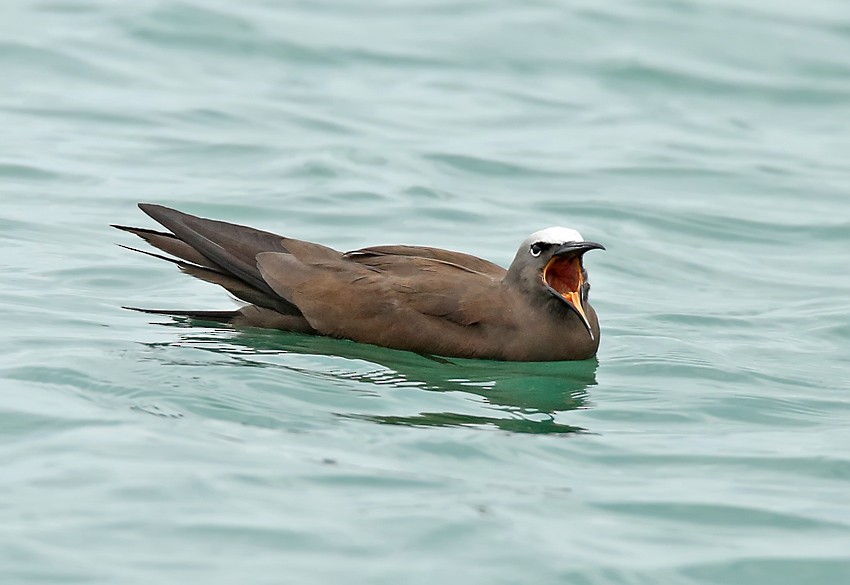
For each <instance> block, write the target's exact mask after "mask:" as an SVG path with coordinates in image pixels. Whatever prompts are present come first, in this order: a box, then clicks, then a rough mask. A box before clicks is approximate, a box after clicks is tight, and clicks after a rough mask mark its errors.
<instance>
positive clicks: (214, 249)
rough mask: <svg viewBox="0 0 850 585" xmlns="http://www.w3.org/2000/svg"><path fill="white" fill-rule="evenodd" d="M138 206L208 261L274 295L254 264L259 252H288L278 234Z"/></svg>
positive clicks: (155, 206) (172, 211) (156, 207)
mask: <svg viewBox="0 0 850 585" xmlns="http://www.w3.org/2000/svg"><path fill="white" fill-rule="evenodd" d="M139 209H141V210H142V211H144V212H145V213H146V214H148V215H149V216H150V217H151V218H153V219H154V220H155V221H157V222H158V223H160V224H162V225H163V226H164V227H166V228H168V229H169V230H170V231H171V232H172V233H173V234H174V235H175V236H176V237H177V238H178V239H180V240H182V241H183V242H184V243H186V244H187V245H188V246H190V247H191V248H193V249H195V250H196V251H197V252H198V253H200V254H201V255H203V256H204V257H205V258H207V259H208V260H209V261H211V262H213V263H214V264H216V265H218V266H220V267H221V268H222V269H224V270H225V271H226V272H228V273H230V274H232V275H233V276H235V277H237V278H239V279H240V280H244V281H245V282H246V283H248V284H250V285H251V286H253V287H254V288H256V289H259V290H261V291H263V292H265V293H266V294H268V295H270V296H275V294H276V293H275V292H274V291H273V290H272V288H271V287H270V286H269V285H268V283H266V281H265V280H263V277H262V275H261V274H260V271H259V269H258V268H257V259H256V256H257V254H259V253H260V252H272V251H274V252H287V249H286V248H285V247H284V246H283V243H282V242H283V238H282V237H281V236H279V235H277V234H272V233H269V232H264V231H261V230H256V229H254V228H249V227H246V226H240V225H236V224H232V223H227V222H223V221H215V220H211V219H204V218H201V217H196V216H194V215H189V214H187V213H183V212H181V211H177V210H176V209H169V208H168V207H163V206H161V205H153V204H150V203H140V204H139Z"/></svg>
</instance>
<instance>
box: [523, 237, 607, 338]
mask: <svg viewBox="0 0 850 585" xmlns="http://www.w3.org/2000/svg"><path fill="white" fill-rule="evenodd" d="M604 249H605V247H604V246H603V245H602V244H597V243H596V242H588V241H585V239H584V238H583V237H582V235H581V234H580V233H578V232H577V231H576V230H574V229H570V228H565V227H549V228H546V229H543V230H540V231H537V232H534V233H533V234H531V235H530V236H528V238H527V239H526V240H525V241H524V242H523V243H522V244H521V245H520V247H519V250H518V251H517V253H516V256H515V257H514V261H513V262H512V263H511V266H510V268H509V269H508V276H507V277H506V278H507V279H509V280H513V281H514V282H515V283H517V284H519V286H520V287H521V288H522V289H523V290H524V291H526V292H527V293H530V294H532V295H541V298H544V299H546V301H547V302H557V303H563V304H564V305H565V306H566V307H568V308H569V310H571V311H573V312H574V313H575V314H576V315H578V317H579V318H580V319H581V321H582V323H583V324H584V326H585V328H586V329H587V331H588V333H589V334H590V337H591V338H593V329H592V328H591V325H590V321H589V320H588V318H587V312H586V310H587V295H588V292H589V290H590V284H589V283H588V282H587V271H586V270H585V269H584V264H583V257H584V253H585V252H587V251H588V250H604Z"/></svg>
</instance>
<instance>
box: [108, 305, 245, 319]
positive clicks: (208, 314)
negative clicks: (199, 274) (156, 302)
mask: <svg viewBox="0 0 850 585" xmlns="http://www.w3.org/2000/svg"><path fill="white" fill-rule="evenodd" d="M121 308H122V309H128V310H130V311H138V312H139V313H148V314H149V315H169V316H171V317H190V318H192V319H202V320H204V321H216V322H219V323H232V322H233V320H234V319H235V318H237V317H239V316H240V312H239V311H178V310H172V309H141V308H139V307H121Z"/></svg>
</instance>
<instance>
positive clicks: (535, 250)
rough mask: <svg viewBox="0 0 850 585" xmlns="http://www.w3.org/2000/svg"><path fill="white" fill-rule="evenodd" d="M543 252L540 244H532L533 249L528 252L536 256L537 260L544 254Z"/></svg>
mask: <svg viewBox="0 0 850 585" xmlns="http://www.w3.org/2000/svg"><path fill="white" fill-rule="evenodd" d="M542 251H543V245H542V244H540V243H539V242H535V243H533V244H531V247H530V248H529V249H528V252H529V253H530V254H531V255H532V256H534V257H535V258H537V257H538V256H540V252H542Z"/></svg>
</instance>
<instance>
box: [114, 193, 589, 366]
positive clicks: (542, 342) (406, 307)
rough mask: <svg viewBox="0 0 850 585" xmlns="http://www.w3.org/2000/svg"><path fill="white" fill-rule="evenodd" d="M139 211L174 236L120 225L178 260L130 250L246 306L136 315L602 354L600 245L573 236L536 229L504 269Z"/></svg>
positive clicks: (413, 346) (523, 354)
mask: <svg viewBox="0 0 850 585" xmlns="http://www.w3.org/2000/svg"><path fill="white" fill-rule="evenodd" d="M139 208H140V209H141V210H142V211H144V212H145V213H146V214H148V215H149V216H150V217H151V218H153V219H154V220H156V221H157V222H158V223H159V224H161V225H162V226H163V227H165V228H166V229H168V230H169V231H168V232H160V231H155V230H150V229H144V228H136V227H128V226H121V225H113V227H115V228H118V229H120V230H124V231H126V232H130V233H132V234H135V235H137V236H139V237H141V238H142V239H143V240H145V241H147V242H148V243H149V244H151V245H152V246H154V247H156V248H158V249H160V250H162V251H163V252H166V253H167V254H170V255H171V256H173V257H168V256H162V255H160V254H155V253H152V252H144V251H142V250H136V249H135V248H129V247H128V246H123V247H125V248H128V249H130V250H134V251H137V252H142V253H144V254H148V255H150V256H154V257H156V258H161V259H163V260H168V261H170V262H173V263H174V264H176V265H177V266H178V267H179V268H180V270H182V271H183V272H185V273H187V274H190V275H192V276H194V277H196V278H199V279H201V280H205V281H208V282H212V283H215V284H218V285H220V286H222V287H224V288H225V289H226V290H227V291H229V292H230V293H231V294H232V295H233V296H235V297H236V298H237V299H239V300H241V301H244V302H246V303H248V304H247V305H246V306H244V307H242V308H240V309H237V310H234V311H180V310H153V309H135V310H140V311H143V312H146V313H154V314H162V315H174V316H185V317H190V318H196V319H203V320H212V321H218V322H224V323H230V324H233V325H237V326H250V327H265V328H273V329H282V330H286V331H296V332H300V333H309V334H315V335H326V336H330V337H337V338H344V339H351V340H354V341H358V342H361V343H371V344H374V345H380V346H383V347H389V348H393V349H401V350H408V351H413V352H417V353H421V354H428V355H437V356H444V357H462V358H479V359H491V360H506V361H562V360H583V359H588V358H591V357H593V356H594V355H596V350H597V348H598V347H599V321H598V319H597V316H596V311H594V310H593V307H591V306H590V303H589V302H588V292H589V290H590V284H589V283H588V281H587V271H586V270H585V269H584V264H583V257H584V254H585V252H587V251H589V250H594V249H599V250H604V249H605V248H604V247H603V246H602V245H601V244H597V243H596V242H588V241H585V240H584V238H583V237H582V236H581V234H580V233H579V232H577V231H576V230H574V229H570V228H564V227H550V228H546V229H543V230H540V231H537V232H534V233H533V234H531V235H530V236H529V237H528V238H527V239H526V240H525V241H524V242H523V243H522V244H520V247H519V250H517V253H516V256H515V257H514V260H513V262H512V263H511V265H510V267H509V268H508V269H507V270H505V269H504V268H502V267H501V266H498V265H496V264H494V263H492V262H489V261H487V260H483V259H481V258H477V257H475V256H470V255H468V254H463V253H460V252H453V251H450V250H442V249H439V248H430V247H422V246H403V245H399V246H374V247H369V248H362V249H360V250H354V251H351V252H345V253H341V252H337V251H336V250H333V249H331V248H328V247H326V246H322V245H320V244H314V243H312V242H306V241H303V240H296V239H293V238H287V237H284V236H280V235H276V234H273V233H270V232H265V231H261V230H257V229H253V228H250V227H246V226H241V225H236V224H232V223H227V222H222V221H215V220H211V219H204V218H201V217H196V216H194V215H189V214H187V213H183V212H180V211H177V210H175V209H170V208H168V207H163V206H161V205H154V204H149V203H140V204H139Z"/></svg>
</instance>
